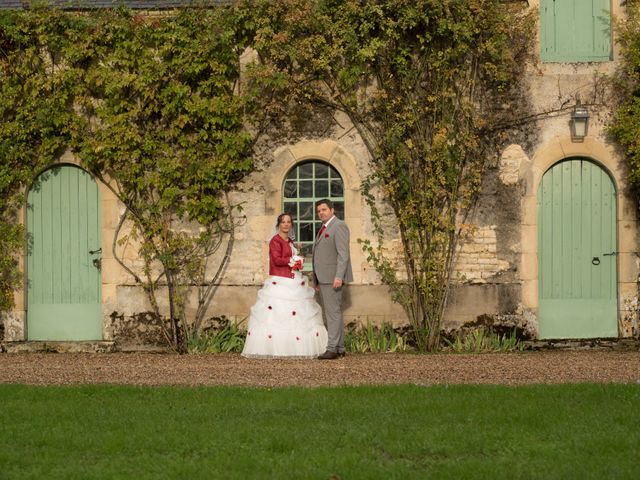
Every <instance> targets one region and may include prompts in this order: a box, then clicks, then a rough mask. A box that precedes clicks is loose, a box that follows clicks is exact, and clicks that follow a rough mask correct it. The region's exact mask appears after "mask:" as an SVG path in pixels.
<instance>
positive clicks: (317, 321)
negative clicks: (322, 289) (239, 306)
mask: <svg viewBox="0 0 640 480" xmlns="http://www.w3.org/2000/svg"><path fill="white" fill-rule="evenodd" d="M294 254H295V253H294ZM314 293H315V292H314V290H313V288H311V287H310V286H309V281H308V279H307V277H305V276H304V275H302V274H301V273H300V272H299V271H294V277H293V278H286V277H278V276H270V277H269V278H267V279H266V280H265V282H264V286H263V287H262V288H261V289H260V291H258V298H257V300H256V303H255V305H254V306H253V307H251V316H250V317H249V324H248V326H247V339H246V341H245V344H244V349H243V350H242V356H244V357H252V358H315V357H317V356H318V355H320V354H322V353H324V352H325V350H326V348H327V329H326V328H325V326H324V323H323V320H322V310H321V308H320V305H318V303H317V302H316V301H315V298H314Z"/></svg>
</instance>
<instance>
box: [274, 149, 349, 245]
mask: <svg viewBox="0 0 640 480" xmlns="http://www.w3.org/2000/svg"><path fill="white" fill-rule="evenodd" d="M282 192H283V195H282V197H283V198H282V207H283V211H284V212H287V213H290V214H291V215H293V218H294V220H295V228H296V232H295V233H296V243H301V244H302V249H303V255H305V256H307V257H308V256H310V255H311V248H312V246H313V241H314V239H315V238H316V235H317V233H318V231H319V230H320V226H321V223H320V220H318V218H317V215H316V208H315V202H316V201H318V200H321V199H323V198H328V199H329V200H331V201H332V202H333V206H334V208H335V213H336V216H337V217H338V218H340V219H342V220H344V182H343V181H342V177H341V176H340V174H339V173H338V171H337V170H336V169H335V168H333V167H332V166H331V165H329V164H328V163H325V162H321V161H319V160H311V161H306V162H303V163H299V164H297V165H296V166H295V167H294V168H292V169H291V171H289V173H288V174H287V178H285V180H284V186H283V188H282Z"/></svg>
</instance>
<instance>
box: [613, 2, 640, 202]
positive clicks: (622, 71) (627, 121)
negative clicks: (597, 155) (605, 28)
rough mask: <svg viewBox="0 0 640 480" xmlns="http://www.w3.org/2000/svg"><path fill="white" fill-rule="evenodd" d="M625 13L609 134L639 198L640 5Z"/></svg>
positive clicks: (618, 27)
mask: <svg viewBox="0 0 640 480" xmlns="http://www.w3.org/2000/svg"><path fill="white" fill-rule="evenodd" d="M626 12H627V17H626V19H624V20H620V19H618V21H617V22H616V30H617V34H618V42H619V44H620V46H621V52H620V53H621V60H620V62H619V67H618V70H617V71H616V74H615V75H614V78H613V83H614V88H613V91H614V92H617V105H616V108H615V111H614V116H613V119H612V121H611V123H610V125H609V131H610V133H611V134H612V135H613V136H614V137H615V138H616V139H617V141H618V142H619V143H620V145H622V148H623V149H624V153H625V156H626V159H627V162H628V163H629V173H628V178H629V183H630V185H631V186H632V188H633V189H634V190H635V191H636V194H637V193H638V192H639V191H640V122H638V119H639V118H640V2H638V1H637V0H635V1H629V2H627V4H626Z"/></svg>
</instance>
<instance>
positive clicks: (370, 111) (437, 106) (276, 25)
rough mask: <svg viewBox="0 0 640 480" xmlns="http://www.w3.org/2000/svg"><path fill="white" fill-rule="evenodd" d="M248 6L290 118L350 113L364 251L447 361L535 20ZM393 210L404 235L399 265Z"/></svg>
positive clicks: (449, 8) (472, 12) (298, 2)
mask: <svg viewBox="0 0 640 480" xmlns="http://www.w3.org/2000/svg"><path fill="white" fill-rule="evenodd" d="M250 3H251V5H252V8H254V11H255V18H256V20H255V24H256V34H255V48H256V50H257V51H258V53H259V55H260V58H261V60H262V64H263V65H264V67H263V68H264V71H263V74H264V72H268V74H269V75H275V74H277V76H278V78H280V79H281V84H280V85H279V88H280V91H279V93H280V95H281V96H282V98H283V99H284V100H285V105H286V104H287V103H286V102H289V104H290V105H292V106H293V108H292V110H291V111H293V112H295V110H296V106H297V105H299V104H305V105H309V106H312V107H315V108H318V107H321V108H326V109H327V110H328V111H329V112H334V111H342V112H344V113H345V114H346V115H348V117H349V119H350V120H351V123H352V124H353V126H354V127H355V129H356V130H357V131H358V133H359V134H360V136H361V138H362V139H363V141H364V143H365V145H366V147H367V149H368V151H369V154H370V166H371V169H372V171H373V173H372V175H371V176H370V177H369V178H368V179H367V180H366V181H365V182H364V184H363V185H362V192H363V195H364V197H365V199H366V200H367V202H368V204H369V206H370V207H371V211H372V220H373V223H374V228H375V233H376V235H377V238H376V239H373V240H370V239H367V240H364V241H362V246H363V248H364V250H365V252H366V253H367V255H368V260H369V262H370V263H371V264H372V265H373V266H374V267H375V269H376V271H377V272H378V273H379V274H380V276H381V279H382V281H383V282H384V283H385V284H387V285H388V286H389V287H390V289H391V292H392V296H393V299H394V300H395V301H397V302H399V303H400V304H401V305H402V306H403V307H404V309H405V311H406V313H407V316H408V318H409V319H410V322H411V324H412V326H413V333H414V337H415V338H414V340H415V342H416V343H417V345H418V346H419V348H420V349H427V350H433V349H436V348H438V345H439V343H440V342H439V332H440V324H441V318H442V314H443V311H444V307H445V304H446V299H447V293H448V288H449V284H450V276H451V270H452V265H453V263H454V257H455V251H456V244H457V240H458V237H459V231H458V227H459V222H460V221H461V220H463V219H464V218H465V215H466V213H467V212H468V209H469V207H470V206H471V205H472V201H473V199H474V195H475V193H476V191H477V188H478V186H479V182H480V180H481V178H482V174H483V172H484V168H485V165H486V164H487V161H488V160H489V159H491V158H492V156H493V155H494V152H493V151H492V147H494V146H495V145H497V144H500V142H501V141H502V134H501V133H500V132H498V131H497V127H496V126H497V125H499V124H500V119H501V118H502V117H503V116H504V115H505V111H504V110H507V111H509V113H510V114H513V110H512V108H511V107H513V104H514V103H515V102H514V100H515V97H514V96H512V95H510V92H511V91H512V90H513V89H514V87H515V85H517V83H518V80H519V79H520V78H522V75H521V69H522V65H523V63H524V62H523V61H522V58H520V56H522V55H524V54H526V53H527V51H528V48H529V46H530V44H531V41H532V40H531V39H532V38H533V36H532V35H531V32H532V25H533V23H532V19H531V18H530V17H527V16H523V15H521V12H520V11H519V10H517V8H518V7H513V6H509V5H506V4H505V2H501V1H499V0H473V1H468V2H460V1H457V0H418V1H414V2H406V1H404V0H384V1H380V2H361V1H358V0H350V1H341V2H335V1H331V0H325V1H314V0H288V1H284V2H270V1H268V0H265V1H262V2H250ZM274 3H275V4H274ZM256 4H257V6H256ZM505 105H506V106H508V108H506V109H504V107H505ZM502 109H504V110H502ZM488 132H491V133H490V134H489V133H488ZM380 197H381V198H382V199H383V202H380V201H378V198H380ZM382 205H384V206H385V207H387V206H388V207H390V208H391V209H392V211H393V213H394V214H395V219H396V221H397V224H398V227H399V232H400V239H401V244H402V249H401V251H399V252H398V251H395V252H391V253H393V254H395V255H390V254H389V252H387V251H386V250H385V245H384V234H385V233H387V232H385V228H384V225H383V215H382V214H381V213H380V210H379V208H380V207H381V206H382ZM394 235H395V234H394Z"/></svg>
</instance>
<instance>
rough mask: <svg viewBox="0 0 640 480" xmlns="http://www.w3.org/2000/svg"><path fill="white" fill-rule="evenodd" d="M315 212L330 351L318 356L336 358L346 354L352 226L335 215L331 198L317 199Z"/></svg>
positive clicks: (317, 272)
mask: <svg viewBox="0 0 640 480" xmlns="http://www.w3.org/2000/svg"><path fill="white" fill-rule="evenodd" d="M316 211H317V213H318V218H319V219H320V220H321V221H322V227H321V228H320V231H319V232H318V236H317V237H316V241H315V243H314V244H313V260H312V262H313V276H314V280H315V285H316V290H318V291H319V292H320V299H321V301H322V311H323V312H324V318H325V323H326V324H327V331H328V333H329V342H328V344H327V351H326V352H324V353H323V354H322V355H320V356H319V357H318V359H319V360H333V359H336V358H338V357H343V356H344V322H343V320H342V292H343V290H344V288H343V286H344V284H345V283H346V282H351V281H353V273H352V271H351V259H350V257H349V227H347V224H346V223H344V222H343V221H342V220H340V219H339V218H338V217H336V216H335V214H334V211H333V203H331V200H326V199H324V200H319V201H317V202H316Z"/></svg>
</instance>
